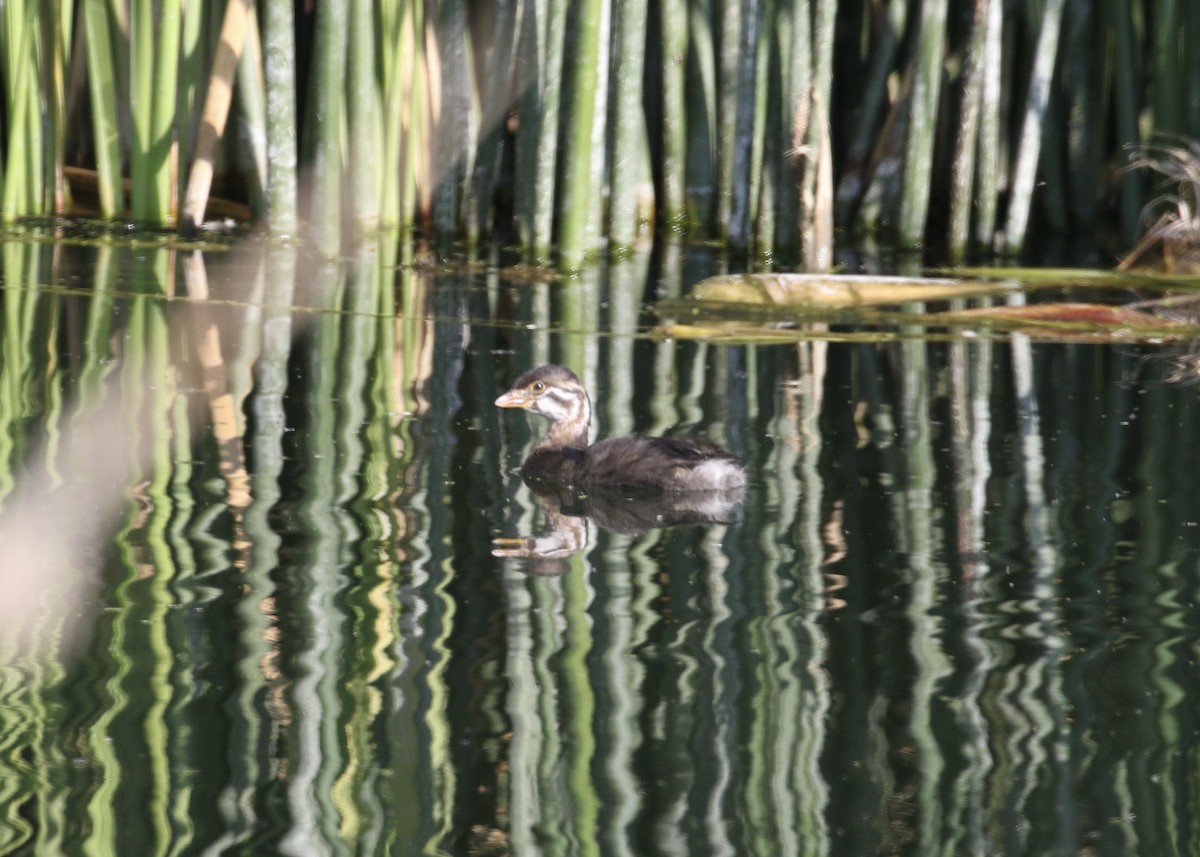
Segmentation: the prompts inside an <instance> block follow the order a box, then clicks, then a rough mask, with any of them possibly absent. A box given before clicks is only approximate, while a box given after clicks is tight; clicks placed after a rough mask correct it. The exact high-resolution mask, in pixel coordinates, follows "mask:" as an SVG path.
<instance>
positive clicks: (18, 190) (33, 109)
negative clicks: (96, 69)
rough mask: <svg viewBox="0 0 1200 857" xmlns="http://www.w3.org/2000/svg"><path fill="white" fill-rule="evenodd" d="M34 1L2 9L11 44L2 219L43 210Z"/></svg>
mask: <svg viewBox="0 0 1200 857" xmlns="http://www.w3.org/2000/svg"><path fill="white" fill-rule="evenodd" d="M37 8H38V2H37V0H23V2H22V0H13V2H10V3H7V4H5V7H4V10H3V13H4V16H5V26H6V32H7V35H8V42H9V48H8V50H7V51H6V52H5V58H6V62H5V67H6V69H7V72H8V75H7V78H6V79H7V82H8V86H7V88H6V90H5V94H6V96H7V99H6V100H7V105H8V111H9V117H10V119H9V126H8V157H7V167H6V169H5V171H4V172H5V182H4V199H3V216H4V219H5V220H11V219H12V218H14V217H18V216H20V215H26V214H41V213H42V203H43V200H44V199H45V193H44V192H43V191H44V187H43V177H44V175H45V174H44V172H43V169H42V164H43V152H42V140H41V137H42V134H41V93H40V91H39V89H38V86H37V80H38V60H37V56H38V49H39V44H38V43H39V41H40V40H39V38H38V28H37V17H36V16H37Z"/></svg>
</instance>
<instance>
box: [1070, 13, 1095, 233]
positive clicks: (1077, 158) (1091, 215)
mask: <svg viewBox="0 0 1200 857" xmlns="http://www.w3.org/2000/svg"><path fill="white" fill-rule="evenodd" d="M1065 14H1066V21H1065V27H1066V30H1065V34H1064V43H1065V45H1066V46H1067V49H1066V51H1065V53H1064V56H1063V69H1062V77H1063V83H1064V86H1063V87H1062V92H1063V95H1064V97H1065V98H1066V99H1067V100H1068V106H1067V130H1066V133H1067V172H1068V175H1069V182H1070V190H1069V192H1068V194H1067V208H1068V212H1069V214H1070V218H1071V221H1072V223H1071V225H1070V228H1071V229H1073V230H1075V231H1077V232H1080V231H1081V232H1084V233H1085V234H1087V235H1088V236H1091V235H1093V234H1094V230H1095V224H1096V219H1097V216H1098V215H1099V214H1100V212H1101V211H1102V210H1103V203H1102V194H1103V193H1104V177H1103V164H1102V154H1101V152H1102V150H1101V145H1102V139H1103V138H1102V135H1100V134H1098V133H1096V129H1097V128H1103V127H1105V121H1104V119H1105V111H1104V109H1103V107H1102V106H1101V104H1100V90H1101V87H1100V85H1099V83H1098V82H1099V81H1100V80H1102V79H1103V78H1102V74H1103V62H1102V60H1101V59H1100V58H1099V57H1098V56H1096V54H1095V52H1093V51H1088V50H1085V49H1084V46H1085V45H1089V44H1093V43H1094V42H1095V39H1096V38H1097V23H1096V14H1095V10H1094V9H1093V4H1091V3H1090V2H1082V1H1081V0H1072V2H1070V3H1068V5H1067V9H1066V12H1065Z"/></svg>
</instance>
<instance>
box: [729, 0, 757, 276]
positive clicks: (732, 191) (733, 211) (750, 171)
mask: <svg viewBox="0 0 1200 857" xmlns="http://www.w3.org/2000/svg"><path fill="white" fill-rule="evenodd" d="M761 13H762V7H761V4H760V2H759V0H742V2H741V16H740V21H739V22H738V27H737V33H738V44H737V58H736V66H735V68H736V74H735V86H734V96H733V117H732V120H733V121H732V131H733V140H732V145H730V146H729V148H728V150H727V154H728V156H729V159H730V160H729V164H728V167H727V169H726V170H725V171H724V172H723V175H725V176H727V177H728V179H727V180H728V182H729V187H728V190H729V215H728V220H727V221H726V223H725V229H726V235H727V236H728V239H729V245H730V247H731V249H733V251H734V252H736V253H738V254H739V255H741V254H745V253H747V252H749V250H750V243H751V240H750V226H751V223H752V222H753V219H754V212H753V209H752V202H753V197H752V196H751V191H752V188H751V185H752V183H753V176H754V168H753V165H754V157H755V155H754V147H755V143H756V136H755V134H754V124H755V114H756V112H757V110H756V108H757V106H758V103H757V102H758V98H757V96H758V86H757V81H758V78H759V69H758V23H759V16H760V15H761ZM729 49H730V48H729V46H726V47H725V50H729ZM760 155H761V150H760Z"/></svg>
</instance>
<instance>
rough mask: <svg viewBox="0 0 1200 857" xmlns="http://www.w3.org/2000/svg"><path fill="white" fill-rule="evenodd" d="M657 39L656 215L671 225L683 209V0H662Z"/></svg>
mask: <svg viewBox="0 0 1200 857" xmlns="http://www.w3.org/2000/svg"><path fill="white" fill-rule="evenodd" d="M659 5H660V13H659V22H658V23H659V27H660V30H659V34H658V35H659V39H660V41H661V43H662V69H661V72H660V73H661V75H662V104H661V113H662V133H661V141H660V142H661V145H662V153H661V155H660V156H659V160H660V164H659V165H660V168H661V171H662V188H661V193H660V196H659V200H658V212H659V217H660V218H662V220H663V222H664V223H665V224H666V225H667V226H668V227H670V228H674V227H679V226H682V225H683V222H684V219H685V217H686V213H685V210H684V206H685V193H686V176H685V171H686V166H687V140H688V138H687V117H686V110H687V101H686V93H685V80H686V69H687V62H688V59H687V57H688V9H687V2H686V0H661V2H660V4H659Z"/></svg>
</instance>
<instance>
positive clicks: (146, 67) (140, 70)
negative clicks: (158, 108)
mask: <svg viewBox="0 0 1200 857" xmlns="http://www.w3.org/2000/svg"><path fill="white" fill-rule="evenodd" d="M129 51H130V66H131V68H130V80H129V110H130V115H131V117H132V120H133V145H132V147H131V150H130V153H129V162H130V178H131V190H132V196H133V199H132V203H133V206H132V207H133V219H134V220H136V221H139V222H150V221H155V220H157V217H156V215H157V214H158V211H159V199H158V197H157V195H156V194H155V184H154V164H153V161H152V153H151V148H152V141H153V134H154V97H153V96H154V55H155V51H154V3H153V2H152V0H133V2H132V8H131V9H130V15H129Z"/></svg>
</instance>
